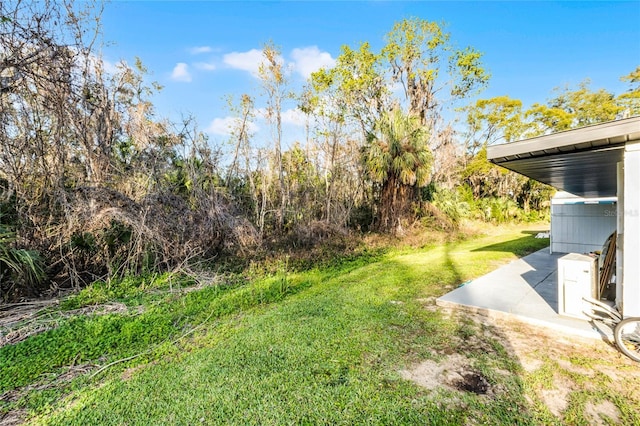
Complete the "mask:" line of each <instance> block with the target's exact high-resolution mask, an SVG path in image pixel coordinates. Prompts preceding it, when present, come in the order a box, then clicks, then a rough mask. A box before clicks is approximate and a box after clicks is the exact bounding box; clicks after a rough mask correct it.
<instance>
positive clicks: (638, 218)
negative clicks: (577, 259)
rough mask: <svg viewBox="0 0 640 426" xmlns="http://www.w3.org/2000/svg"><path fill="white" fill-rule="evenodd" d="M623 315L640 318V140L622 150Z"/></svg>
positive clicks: (628, 144)
mask: <svg viewBox="0 0 640 426" xmlns="http://www.w3.org/2000/svg"><path fill="white" fill-rule="evenodd" d="M621 213H622V214H623V215H624V216H623V220H624V226H623V228H624V229H623V253H622V258H623V259H622V264H623V267H624V270H623V277H622V285H623V287H622V297H623V305H622V314H623V315H624V316H625V317H640V142H636V143H633V144H630V143H627V145H626V147H625V153H624V204H623V206H622V208H621Z"/></svg>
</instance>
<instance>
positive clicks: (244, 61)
mask: <svg viewBox="0 0 640 426" xmlns="http://www.w3.org/2000/svg"><path fill="white" fill-rule="evenodd" d="M263 59H264V57H263V56H262V51H260V50H258V49H251V50H249V51H248V52H231V53H227V54H226V55H224V56H223V57H222V61H223V62H224V63H225V64H227V65H228V66H230V67H231V68H235V69H238V70H243V71H247V72H249V73H251V74H252V75H254V76H255V75H258V68H260V64H261V63H262V61H263Z"/></svg>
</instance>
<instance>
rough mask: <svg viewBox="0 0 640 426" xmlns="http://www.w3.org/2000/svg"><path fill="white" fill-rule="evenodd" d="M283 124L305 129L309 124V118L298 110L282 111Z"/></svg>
mask: <svg viewBox="0 0 640 426" xmlns="http://www.w3.org/2000/svg"><path fill="white" fill-rule="evenodd" d="M282 122H283V123H285V124H291V125H293V126H300V127H304V125H305V124H306V123H307V116H306V115H305V113H303V112H302V111H300V110H299V109H298V108H292V109H288V110H286V111H282Z"/></svg>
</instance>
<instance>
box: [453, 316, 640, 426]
mask: <svg viewBox="0 0 640 426" xmlns="http://www.w3.org/2000/svg"><path fill="white" fill-rule="evenodd" d="M459 315H464V317H465V318H466V319H467V320H468V319H473V320H474V321H475V322H476V323H480V324H483V325H484V326H485V327H486V328H485V330H491V331H492V332H493V334H494V338H495V339H499V341H500V342H501V344H502V345H503V346H504V347H505V349H506V350H507V351H508V352H509V353H510V354H511V355H512V356H514V357H515V358H517V359H518V361H519V363H520V365H521V366H522V367H523V370H524V374H523V379H524V380H525V382H526V381H527V380H528V379H529V378H532V380H533V378H535V377H536V375H542V376H543V375H544V374H545V371H546V372H548V371H551V372H552V373H551V374H552V378H551V380H550V382H547V383H545V384H544V385H533V386H532V387H533V390H534V392H535V394H534V395H529V396H531V397H533V398H534V399H536V398H537V400H538V401H541V402H542V403H543V404H544V405H545V406H546V407H547V409H548V410H549V412H551V413H552V414H553V415H554V416H556V417H558V418H559V419H560V420H562V419H563V415H564V412H565V410H566V409H567V408H568V407H569V405H570V401H571V400H572V398H571V395H572V394H573V393H574V392H585V391H590V392H595V393H596V394H599V395H604V394H605V391H606V394H608V395H625V398H626V399H627V401H626V402H627V403H628V405H627V409H628V408H629V407H631V410H633V407H636V410H637V411H636V412H635V413H634V414H633V416H634V417H635V418H638V417H640V364H638V363H636V362H634V361H632V360H630V359H628V358H627V357H625V356H624V355H623V354H621V353H620V352H619V351H618V350H617V349H616V348H615V347H614V346H612V345H611V344H609V343H608V342H605V341H601V340H594V339H588V338H583V337H578V336H572V335H568V334H564V333H562V332H559V331H556V330H552V329H548V328H544V327H535V326H531V325H528V324H524V323H521V322H519V321H517V320H509V319H498V318H488V317H485V316H482V315H477V314H469V313H466V312H465V313H463V314H459ZM545 369H546V370H545ZM546 374H548V373H546ZM531 383H535V380H533V381H532V382H531ZM574 408H575V407H574ZM580 411H581V412H582V413H583V415H584V417H585V418H587V419H588V420H589V424H594V425H596V424H598V425H600V424H611V423H614V424H619V423H620V422H623V419H621V413H620V408H619V407H618V406H617V405H616V401H613V400H598V401H587V402H586V403H585V404H584V406H583V407H581V408H580Z"/></svg>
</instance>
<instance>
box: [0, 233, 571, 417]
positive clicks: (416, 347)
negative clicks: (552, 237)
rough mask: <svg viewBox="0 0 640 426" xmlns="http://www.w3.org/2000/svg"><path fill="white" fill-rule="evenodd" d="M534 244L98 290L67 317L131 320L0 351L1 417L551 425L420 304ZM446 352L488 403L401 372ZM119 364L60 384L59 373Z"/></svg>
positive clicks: (514, 385) (521, 238) (490, 349)
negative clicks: (485, 390) (479, 381)
mask: <svg viewBox="0 0 640 426" xmlns="http://www.w3.org/2000/svg"><path fill="white" fill-rule="evenodd" d="M546 243H548V240H537V239H534V238H533V236H532V235H528V234H525V233H523V232H522V231H521V230H520V229H517V228H506V229H505V230H503V231H501V232H500V233H499V234H497V235H495V234H494V235H488V236H479V237H475V238H472V239H469V240H466V241H458V242H452V243H448V244H445V245H442V246H437V247H426V248H423V249H417V250H416V249H392V250H389V251H387V252H386V253H384V254H382V252H379V253H377V254H375V255H371V254H370V253H369V254H366V255H364V256H362V257H353V258H351V259H348V260H344V261H341V262H334V264H332V265H331V266H323V267H321V268H317V269H312V270H307V271H300V272H288V271H286V270H282V271H281V272H279V273H277V274H275V275H273V276H269V277H265V278H256V279H251V280H249V281H247V282H246V283H244V284H242V283H240V284H239V283H238V282H237V280H235V281H234V282H233V284H232V285H226V286H225V285H224V283H222V285H217V286H213V287H207V288H204V289H201V290H197V291H192V292H189V293H187V294H167V293H166V292H165V293H163V292H160V291H158V290H159V289H162V288H166V280H167V277H159V278H158V279H159V280H160V281H159V282H145V283H144V285H142V284H140V280H142V279H140V280H139V281H135V280H133V281H131V282H128V283H124V284H117V283H116V284H113V285H112V286H111V287H108V286H106V285H104V284H99V285H96V286H95V288H92V289H89V290H86V291H85V292H84V294H83V293H81V294H79V295H78V296H76V297H75V299H71V300H70V301H69V302H67V305H65V307H66V308H77V307H80V306H84V305H86V304H90V303H96V302H103V301H106V300H119V301H121V302H124V303H125V304H127V306H129V307H131V308H132V309H130V311H128V313H126V314H111V315H102V316H95V315H94V316H91V315H90V316H78V317H74V318H70V319H67V320H64V321H62V322H61V323H60V325H59V327H58V328H56V329H55V330H51V331H48V332H45V333H42V334H40V335H37V336H33V337H30V338H29V339H27V340H25V341H23V342H21V343H19V344H16V345H13V346H6V347H4V348H2V349H0V364H1V365H2V366H3V367H2V373H1V374H0V393H4V392H8V393H7V394H5V395H9V394H12V393H13V394H17V395H18V396H17V397H14V398H5V401H4V402H0V413H2V412H5V413H6V412H9V411H11V410H17V409H20V410H25V411H26V412H27V413H28V416H29V418H30V422H31V423H33V424H60V425H72V424H78V425H86V424H130V425H133V424H140V425H147V424H222V423H231V424H261V425H270V424H273V425H275V424H278V425H279V424H314V425H315V424H385V425H386V424H398V425H412V424H438V425H440V424H465V423H475V422H478V423H489V424H539V423H540V422H541V421H544V420H546V419H548V413H544V412H542V413H540V410H538V409H536V407H535V406H534V405H531V403H530V402H528V401H527V399H526V398H525V393H526V387H525V384H526V383H525V384H523V382H522V380H521V379H520V376H521V375H522V371H521V368H520V367H519V364H518V363H517V360H514V359H512V358H511V357H510V356H509V355H508V354H507V352H506V351H505V349H504V348H503V347H502V345H501V343H500V342H499V341H497V340H496V339H492V338H490V337H485V335H484V333H483V330H482V329H481V326H480V325H478V324H476V323H474V322H472V321H467V320H460V319H457V318H455V317H453V318H452V317H449V316H447V315H444V314H443V313H441V312H440V311H439V310H437V309H426V306H425V304H426V303H427V302H425V300H432V298H433V297H437V296H440V295H442V294H444V293H446V292H447V291H448V290H450V289H451V288H453V287H455V286H456V285H458V284H460V283H462V282H464V281H466V280H468V279H471V278H474V277H476V276H479V275H481V274H484V273H486V272H489V271H490V270H492V269H494V268H495V267H496V265H497V264H499V263H503V262H507V261H508V260H511V259H514V258H516V254H517V255H522V254H525V253H527V252H530V251H533V250H537V249H539V248H542V247H543V246H544V245H545V244H546ZM136 283H137V284H136ZM174 285H175V283H174ZM107 287H108V288H107ZM122 288H125V290H124V291H121V290H122ZM430 303H431V304H432V303H433V302H430ZM134 307H137V309H133V308H134ZM470 338H473V339H476V340H477V339H479V341H481V344H479V345H476V346H474V347H469V346H468V345H467V344H465V342H466V341H468V340H469V339H470ZM451 353H461V354H464V355H465V356H467V357H468V358H469V359H470V360H471V362H472V363H473V368H474V369H475V370H477V371H479V372H481V373H482V374H483V375H484V377H486V378H487V380H489V382H490V384H491V385H492V388H493V389H495V392H496V394H495V395H494V396H493V397H489V396H483V395H476V394H473V393H466V392H462V393H461V392H458V391H455V390H447V389H445V388H442V389H437V390H435V391H429V390H426V389H423V388H421V387H419V386H417V385H415V384H414V383H412V382H410V381H407V380H403V379H402V378H401V377H400V375H399V373H398V371H399V370H401V369H404V368H409V367H410V366H412V365H414V364H416V363H418V362H420V361H423V360H429V359H431V360H435V361H439V360H442V359H443V358H444V357H445V356H446V354H451ZM129 357H130V358H131V359H129V360H127V361H124V362H116V363H115V364H113V365H112V366H110V367H109V368H106V369H104V370H100V371H99V370H98V368H97V367H94V368H92V369H91V371H90V372H88V373H85V374H81V375H79V376H77V377H75V378H73V379H71V380H66V381H64V380H62V377H64V376H63V373H65V372H68V371H69V366H72V365H87V364H95V365H99V366H105V365H108V364H110V363H112V362H114V361H118V360H120V359H125V358H129ZM96 372H97V373H98V374H95V373H96ZM93 374H95V375H93ZM38 388H40V389H38ZM7 401H8V402H7ZM576 418H577V419H579V417H576Z"/></svg>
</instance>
